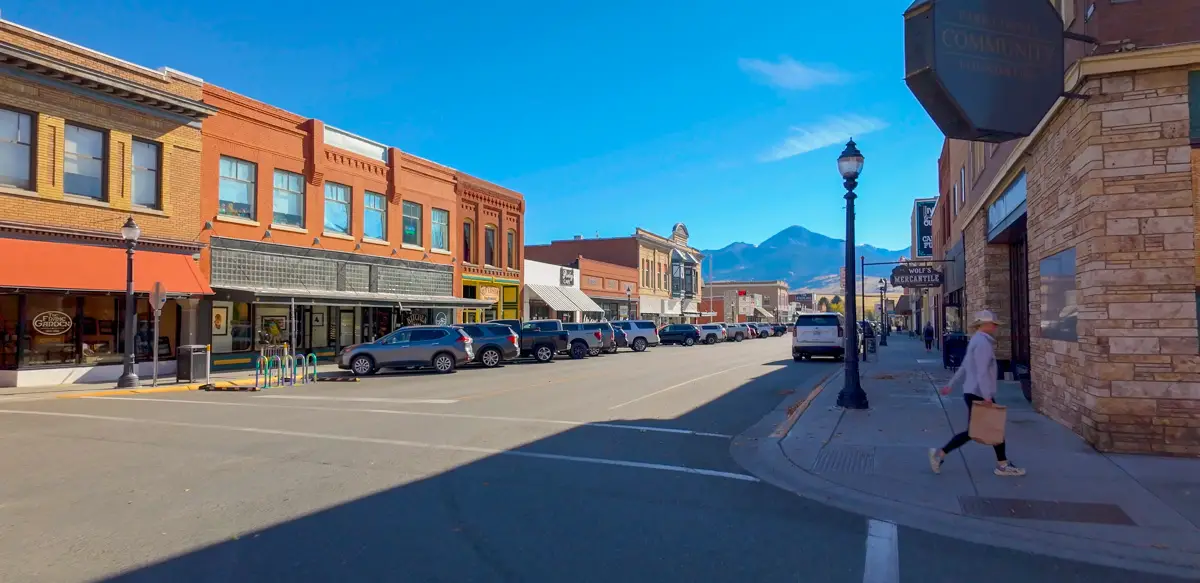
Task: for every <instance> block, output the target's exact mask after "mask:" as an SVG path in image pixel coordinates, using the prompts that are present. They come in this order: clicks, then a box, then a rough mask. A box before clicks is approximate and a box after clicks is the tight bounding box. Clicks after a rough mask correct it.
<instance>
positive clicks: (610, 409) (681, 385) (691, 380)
mask: <svg viewBox="0 0 1200 583" xmlns="http://www.w3.org/2000/svg"><path fill="white" fill-rule="evenodd" d="M761 364H762V363H761V362H754V363H750V364H741V365H738V366H731V367H729V368H727V369H724V370H719V371H717V372H712V373H708V374H706V375H703V376H698V377H696V378H694V379H688V380H686V381H683V382H682V383H678V384H674V385H671V386H669V387H667V388H665V389H659V390H657V391H654V392H653V393H650V394H647V395H642V396H640V397H638V398H636V399H630V400H628V401H625V402H624V403H621V404H619V405H613V406H612V407H609V408H608V410H609V411H613V410H615V409H620V408H621V407H624V406H626V405H632V404H634V403H638V402H641V401H645V400H646V399H649V398H650V397H656V396H658V395H661V394H663V393H665V392H667V391H672V390H675V389H678V388H679V387H683V386H686V385H690V384H692V383H694V382H697V381H702V380H704V379H708V378H712V377H715V376H717V375H722V374H725V373H727V372H732V371H735V370H738V369H740V368H746V367H749V366H759V365H761Z"/></svg>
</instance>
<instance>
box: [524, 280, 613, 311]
mask: <svg viewBox="0 0 1200 583" xmlns="http://www.w3.org/2000/svg"><path fill="white" fill-rule="evenodd" d="M525 289H527V290H529V291H530V292H533V295H535V296H537V297H538V298H541V300H542V301H543V302H546V305H548V306H550V309H551V310H554V311H555V312H574V311H576V310H578V309H579V307H578V306H576V305H575V303H574V302H572V301H571V300H570V299H568V298H567V296H566V295H564V294H563V290H565V289H574V288H564V287H558V286H556V285H540V284H535V283H527V284H525ZM602 311H603V310H602Z"/></svg>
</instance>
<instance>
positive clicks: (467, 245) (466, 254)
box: [459, 219, 475, 265]
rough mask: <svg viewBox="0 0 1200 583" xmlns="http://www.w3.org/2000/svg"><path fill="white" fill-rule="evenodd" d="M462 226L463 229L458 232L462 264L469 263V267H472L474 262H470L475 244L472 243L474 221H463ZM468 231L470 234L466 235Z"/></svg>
mask: <svg viewBox="0 0 1200 583" xmlns="http://www.w3.org/2000/svg"><path fill="white" fill-rule="evenodd" d="M462 226H463V228H462V229H461V231H460V232H459V235H460V236H461V237H462V239H463V248H462V256H463V257H462V262H463V263H470V264H471V265H474V264H475V262H474V261H471V260H472V259H473V258H474V257H472V255H473V253H474V251H475V244H474V241H473V239H475V220H474V219H463V220H462ZM468 229H469V230H470V231H471V232H470V233H467V230H468Z"/></svg>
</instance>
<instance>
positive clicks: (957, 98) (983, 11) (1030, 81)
mask: <svg viewBox="0 0 1200 583" xmlns="http://www.w3.org/2000/svg"><path fill="white" fill-rule="evenodd" d="M1063 42H1064V38H1063V21H1062V17H1061V16H1059V14H1058V11H1057V10H1056V9H1055V8H1054V6H1053V3H1051V2H1047V1H1046V0H917V1H916V2H914V3H913V4H912V5H911V6H909V8H908V10H906V11H905V12H904V67H905V69H904V71H905V72H904V81H905V83H906V84H907V85H908V88H909V90H910V91H912V93H913V95H914V96H915V97H916V98H917V101H919V102H920V103H921V106H922V107H924V108H925V111H926V112H927V113H928V114H929V117H931V118H933V122H934V123H935V124H937V126H938V129H940V130H942V133H943V134H945V135H946V137H947V138H952V139H959V140H972V141H980V142H1006V141H1008V140H1012V139H1016V138H1021V137H1025V136H1028V135H1030V134H1031V133H1033V130H1034V128H1036V127H1037V125H1038V123H1039V122H1041V120H1042V117H1043V116H1045V115H1046V112H1048V111H1050V108H1051V107H1052V106H1053V105H1054V102H1055V101H1057V100H1058V98H1059V97H1060V96H1062V95H1063V69H1064V65H1063Z"/></svg>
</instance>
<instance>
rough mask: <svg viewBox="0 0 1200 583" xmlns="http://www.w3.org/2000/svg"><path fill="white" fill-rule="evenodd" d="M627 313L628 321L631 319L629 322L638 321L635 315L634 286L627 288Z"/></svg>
mask: <svg viewBox="0 0 1200 583" xmlns="http://www.w3.org/2000/svg"><path fill="white" fill-rule="evenodd" d="M625 312H626V313H625V317H626V319H629V320H633V319H636V317H635V316H634V315H633V286H632V285H626V286H625Z"/></svg>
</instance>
